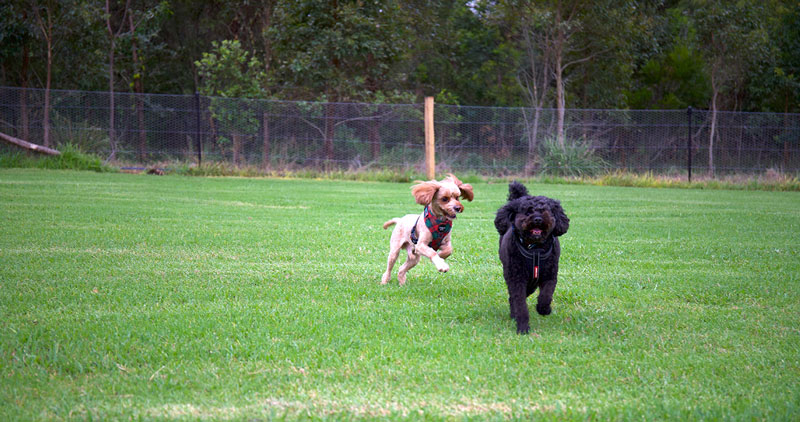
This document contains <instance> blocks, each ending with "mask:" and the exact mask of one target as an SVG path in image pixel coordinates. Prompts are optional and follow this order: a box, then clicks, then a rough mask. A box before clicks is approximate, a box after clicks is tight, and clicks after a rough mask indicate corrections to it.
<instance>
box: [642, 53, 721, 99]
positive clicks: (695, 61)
mask: <svg viewBox="0 0 800 422" xmlns="http://www.w3.org/2000/svg"><path fill="white" fill-rule="evenodd" d="M704 67H705V61H703V59H702V57H701V55H700V53H699V52H698V51H696V50H693V49H691V48H690V47H689V46H688V45H687V44H685V43H677V44H675V45H674V46H673V48H672V50H671V51H670V52H669V53H668V54H667V55H666V56H664V57H657V58H653V59H650V60H649V61H648V62H647V63H645V65H644V66H643V67H642V69H641V70H640V78H641V84H642V87H641V88H639V89H638V90H636V91H633V92H629V93H627V97H628V98H627V102H628V104H629V105H630V107H631V108H634V109H654V108H655V109H682V108H686V107H688V106H690V105H691V106H694V107H705V105H706V104H708V98H709V90H710V85H709V81H708V77H707V75H706V73H705V72H704V71H703V69H704Z"/></svg>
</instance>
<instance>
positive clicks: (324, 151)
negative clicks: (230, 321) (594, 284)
mask: <svg viewBox="0 0 800 422" xmlns="http://www.w3.org/2000/svg"><path fill="white" fill-rule="evenodd" d="M48 97H49V98H48ZM113 99H114V102H113V103H114V105H113V110H114V112H113V113H111V109H112V106H111V101H110V100H111V96H110V95H109V93H106V92H87V91H63V90H50V92H49V94H48V93H47V92H46V91H44V90H39V89H21V88H10V87H0V132H2V133H4V134H6V135H10V136H13V137H16V138H20V139H23V140H26V141H29V142H33V143H36V144H40V145H44V146H50V147H53V148H56V149H57V148H59V146H63V145H66V144H71V145H73V146H75V147H76V148H78V149H80V150H82V151H84V152H89V153H93V154H96V155H99V156H100V157H102V158H103V159H106V160H108V161H112V162H114V163H116V164H118V165H120V166H130V167H137V166H139V167H146V166H169V165H183V164H186V165H192V164H198V163H225V164H228V165H235V166H252V167H258V168H263V169H281V170H297V169H304V168H315V169H343V170H350V171H361V170H370V169H397V170H409V169H411V170H416V171H419V172H422V169H423V164H424V122H423V105H422V104H352V103H315V102H295V101H271V100H269V101H268V100H248V99H228V98H219V97H206V96H200V95H161V94H140V95H137V94H130V93H116V94H114V97H113ZM46 103H47V104H49V107H46V106H45V104H46ZM434 116H435V117H434V121H435V134H436V162H437V170H440V171H454V172H477V173H482V174H490V175H521V174H525V175H532V174H552V175H591V174H599V173H603V172H606V171H613V170H624V171H630V172H635V173H641V172H651V173H653V174H667V175H684V174H686V173H688V172H689V171H693V172H695V173H696V174H738V173H744V174H747V173H761V172H765V171H767V170H775V171H780V172H785V173H797V172H798V171H800V114H781V113H744V112H718V113H717V114H716V116H714V115H713V114H712V113H711V112H709V111H704V110H695V111H693V112H691V111H687V110H577V109H568V110H565V111H564V114H563V117H561V118H560V117H559V113H558V111H557V110H554V109H530V108H501V107H471V106H450V105H436V108H435V112H434ZM712 133H713V135H712ZM4 148H5V147H4Z"/></svg>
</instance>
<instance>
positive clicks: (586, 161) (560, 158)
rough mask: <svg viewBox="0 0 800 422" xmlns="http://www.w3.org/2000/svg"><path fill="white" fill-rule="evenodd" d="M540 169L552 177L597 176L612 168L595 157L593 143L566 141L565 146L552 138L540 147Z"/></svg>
mask: <svg viewBox="0 0 800 422" xmlns="http://www.w3.org/2000/svg"><path fill="white" fill-rule="evenodd" d="M539 151H540V154H539V168H540V170H541V172H542V173H544V174H547V175H552V176H566V177H584V176H595V175H598V174H601V173H604V172H606V171H607V169H608V168H609V167H610V166H609V164H608V163H606V161H605V160H603V159H602V158H600V157H598V156H596V155H594V151H593V150H592V147H591V143H590V142H588V141H581V140H569V139H567V140H565V141H564V144H563V145H561V144H559V143H558V140H557V139H555V138H553V137H551V138H547V139H545V140H544V141H543V142H542V143H541V145H540V150H539Z"/></svg>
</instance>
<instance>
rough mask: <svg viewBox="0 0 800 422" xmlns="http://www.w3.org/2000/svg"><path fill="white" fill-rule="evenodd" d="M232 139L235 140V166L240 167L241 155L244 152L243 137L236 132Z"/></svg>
mask: <svg viewBox="0 0 800 422" xmlns="http://www.w3.org/2000/svg"><path fill="white" fill-rule="evenodd" d="M231 138H233V165H234V166H235V167H239V164H240V159H241V158H240V153H241V151H242V135H240V134H238V133H236V132H234V133H232V134H231Z"/></svg>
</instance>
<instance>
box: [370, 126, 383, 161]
mask: <svg viewBox="0 0 800 422" xmlns="http://www.w3.org/2000/svg"><path fill="white" fill-rule="evenodd" d="M367 139H368V141H369V146H370V152H371V153H372V161H378V159H379V158H380V156H381V139H380V122H379V121H377V120H369V121H368V122H367Z"/></svg>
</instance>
